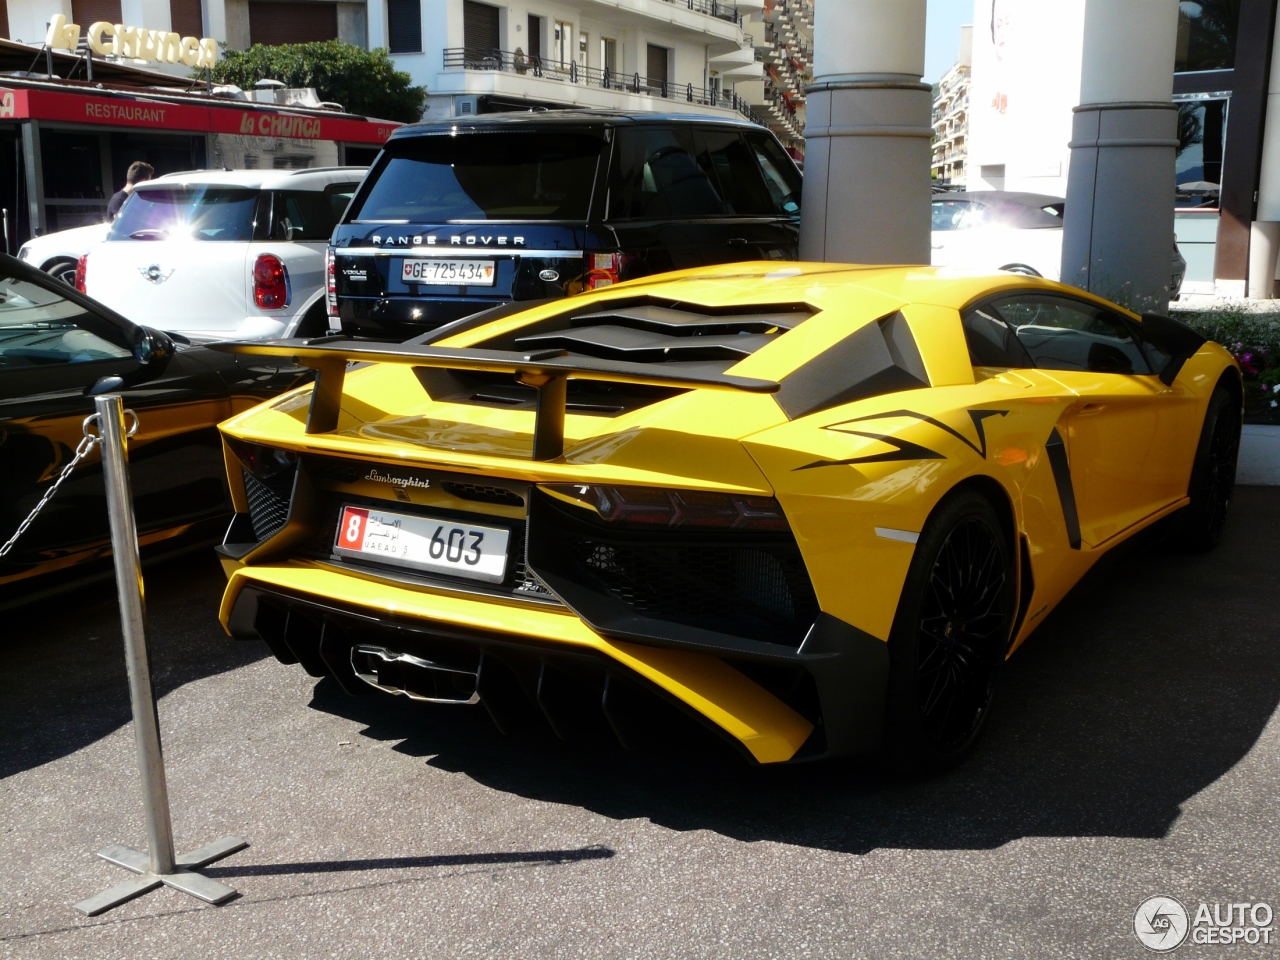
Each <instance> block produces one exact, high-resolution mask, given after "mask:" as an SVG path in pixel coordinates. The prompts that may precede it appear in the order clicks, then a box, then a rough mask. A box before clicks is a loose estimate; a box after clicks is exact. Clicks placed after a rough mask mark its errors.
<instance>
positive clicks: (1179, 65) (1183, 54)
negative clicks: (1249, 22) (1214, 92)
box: [1174, 0, 1240, 73]
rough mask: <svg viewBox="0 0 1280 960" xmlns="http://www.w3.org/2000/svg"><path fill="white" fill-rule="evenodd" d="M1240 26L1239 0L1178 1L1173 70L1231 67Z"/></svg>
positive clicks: (1234, 58)
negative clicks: (1176, 36)
mask: <svg viewBox="0 0 1280 960" xmlns="http://www.w3.org/2000/svg"><path fill="white" fill-rule="evenodd" d="M1239 27H1240V0H1198V2H1197V0H1183V2H1182V3H1179V4H1178V48H1177V51H1178V52H1177V55H1176V57H1175V63H1174V70H1176V71H1177V72H1179V73H1183V72H1186V71H1191V70H1230V69H1231V68H1233V67H1234V66H1235V62H1236V31H1237V30H1238V29H1239Z"/></svg>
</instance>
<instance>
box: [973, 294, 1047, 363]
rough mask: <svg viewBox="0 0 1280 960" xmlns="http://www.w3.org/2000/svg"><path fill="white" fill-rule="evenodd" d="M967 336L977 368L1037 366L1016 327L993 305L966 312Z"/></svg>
mask: <svg viewBox="0 0 1280 960" xmlns="http://www.w3.org/2000/svg"><path fill="white" fill-rule="evenodd" d="M963 321H964V339H965V342H966V343H968V345H969V362H970V363H972V364H973V365H974V366H975V367H1034V366H1035V364H1034V363H1032V361H1031V357H1030V356H1028V355H1027V351H1026V349H1025V348H1024V347H1023V346H1022V344H1021V343H1020V342H1019V340H1018V337H1017V335H1016V334H1015V333H1014V331H1013V328H1012V327H1011V326H1009V324H1008V323H1006V322H1005V320H1004V318H1003V317H1001V316H1000V315H999V314H998V313H996V311H994V310H992V309H991V308H990V307H985V306H984V307H976V308H974V309H972V310H969V311H968V312H966V313H965V315H964V318H963Z"/></svg>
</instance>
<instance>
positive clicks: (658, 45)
mask: <svg viewBox="0 0 1280 960" xmlns="http://www.w3.org/2000/svg"><path fill="white" fill-rule="evenodd" d="M0 2H3V0H0ZM813 2H814V0H737V2H735V0H8V3H7V7H0V10H4V11H5V14H4V15H3V16H0V32H3V33H5V35H6V36H7V37H9V38H13V39H20V40H23V41H25V42H27V43H39V42H41V41H42V40H43V36H44V31H45V29H46V24H47V23H48V22H49V21H50V19H52V17H53V16H54V15H55V14H59V13H61V14H63V15H64V16H66V17H67V18H68V19H69V20H70V21H72V22H75V23H78V24H80V25H81V26H82V28H87V27H88V25H89V24H91V23H93V22H95V21H99V20H106V21H108V22H111V23H125V24H128V25H133V26H140V27H145V28H147V29H150V30H163V31H170V30H172V31H176V32H179V33H181V34H182V35H184V36H196V37H212V38H213V39H215V40H218V41H222V42H225V43H226V44H227V47H228V48H229V49H232V50H238V49H246V48H248V47H249V46H251V45H253V44H259V43H261V44H281V43H301V42H306V41H313V40H327V39H338V40H342V41H344V42H347V43H353V44H356V45H357V46H362V47H366V48H377V47H382V48H385V49H386V50H387V51H388V52H389V53H390V54H391V56H392V58H393V59H394V60H395V62H396V66H397V67H398V68H399V69H401V70H404V71H406V72H407V73H409V75H410V76H411V77H413V80H414V82H415V83H417V84H419V85H422V86H425V87H426V88H427V90H428V105H427V108H426V116H427V117H429V118H437V117H449V116H465V115H467V114H473V113H484V112H491V111H496V110H509V109H529V108H530V107H539V106H541V107H547V108H550V109H556V108H565V107H599V108H606V109H616V110H638V111H649V110H653V111H661V112H667V113H677V114H678V113H703V114H706V113H711V114H717V113H719V114H723V115H725V116H733V115H738V116H745V117H748V118H749V119H752V120H754V121H756V122H759V123H763V124H767V125H768V126H770V127H771V128H772V129H774V130H775V131H776V132H777V133H778V135H779V136H780V137H781V138H782V140H783V141H784V142H785V143H787V144H788V145H789V146H790V147H792V148H793V150H798V149H799V147H800V146H801V143H802V141H801V139H800V137H801V131H802V129H803V126H804V113H803V105H804V82H805V80H806V79H807V78H808V77H809V74H810V69H811V64H812V56H813V54H812V49H813ZM179 69H181V68H179Z"/></svg>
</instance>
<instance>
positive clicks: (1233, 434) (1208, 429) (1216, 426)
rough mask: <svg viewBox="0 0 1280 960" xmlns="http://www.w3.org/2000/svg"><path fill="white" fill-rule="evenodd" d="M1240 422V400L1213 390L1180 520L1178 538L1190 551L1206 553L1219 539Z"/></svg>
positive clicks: (1233, 474) (1228, 500) (1233, 475)
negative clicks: (1186, 504) (1187, 503)
mask: <svg viewBox="0 0 1280 960" xmlns="http://www.w3.org/2000/svg"><path fill="white" fill-rule="evenodd" d="M1241 419H1242V418H1241V411H1240V401H1239V400H1238V399H1236V398H1235V397H1234V396H1233V395H1232V394H1231V392H1230V391H1229V390H1226V389H1225V388H1223V387H1221V386H1220V387H1218V388H1217V389H1216V390H1214V392H1213V396H1212V397H1210V399H1209V407H1208V409H1207V410H1206V411H1205V417H1204V427H1203V429H1202V430H1201V433H1200V443H1199V445H1198V447H1197V449H1196V459H1195V463H1194V464H1193V465H1192V468H1191V485H1190V489H1189V490H1188V491H1187V493H1188V496H1189V497H1190V498H1191V503H1190V504H1189V505H1188V506H1187V507H1186V508H1184V509H1183V510H1182V511H1181V514H1182V515H1181V517H1180V518H1179V520H1180V523H1179V527H1180V529H1179V531H1178V533H1179V535H1178V539H1179V540H1180V541H1181V543H1182V544H1183V545H1184V546H1186V547H1188V548H1190V549H1192V550H1209V549H1211V548H1213V547H1215V546H1217V545H1218V541H1219V540H1221V539H1222V531H1223V528H1224V527H1225V526H1226V523H1227V508H1228V507H1230V505H1231V495H1232V493H1233V492H1234V491H1235V486H1236V460H1237V459H1238V458H1239V455H1240V429H1241Z"/></svg>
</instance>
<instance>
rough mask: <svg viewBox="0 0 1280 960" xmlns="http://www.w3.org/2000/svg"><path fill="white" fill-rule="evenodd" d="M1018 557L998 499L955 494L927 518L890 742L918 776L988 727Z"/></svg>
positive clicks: (902, 610)
mask: <svg viewBox="0 0 1280 960" xmlns="http://www.w3.org/2000/svg"><path fill="white" fill-rule="evenodd" d="M1013 570H1014V566H1013V557H1012V555H1011V550H1010V546H1009V543H1008V537H1007V535H1006V534H1005V531H1004V529H1003V527H1002V525H1001V523H1000V519H999V517H998V516H997V515H996V511H995V508H994V507H992V505H991V502H990V501H989V500H987V499H986V497H983V496H982V495H981V494H979V493H977V492H976V491H973V490H961V491H958V492H956V493H953V494H951V495H950V496H948V497H947V498H946V499H945V500H943V501H942V503H940V504H939V505H938V507H937V508H936V509H935V510H934V512H933V515H932V516H931V517H930V518H929V522H928V523H926V524H925V528H924V530H923V531H922V532H921V534H920V539H919V540H918V541H917V544H916V552H915V556H914V557H913V558H912V561H911V567H910V569H909V570H908V572H907V580H906V585H905V586H904V587H903V591H902V597H901V599H900V600H899V602H898V612H897V616H896V617H895V618H894V624H893V630H892V632H891V633H890V635H889V695H888V702H887V715H886V718H885V719H886V723H885V731H886V738H885V745H886V748H887V751H888V753H889V759H890V761H891V762H892V763H893V764H894V765H896V766H898V767H899V768H900V769H903V770H905V771H907V772H911V773H936V772H940V771H942V770H946V769H948V768H950V767H952V766H955V765H956V764H957V763H959V762H960V761H961V760H962V759H963V758H964V756H965V755H966V754H967V753H968V752H969V750H970V749H971V748H972V746H973V744H974V743H975V742H976V741H977V739H978V736H979V734H980V733H981V732H982V727H983V726H984V724H985V723H986V719H987V715H988V713H989V711H990V707H991V697H992V693H993V692H994V689H995V683H996V678H997V676H998V675H999V672H1000V668H1001V666H1002V664H1003V663H1004V658H1005V655H1006V653H1007V652H1008V649H1009V640H1010V633H1011V631H1012V627H1013V618H1014V612H1015V608H1016V599H1015V598H1016V585H1015V581H1014V574H1013Z"/></svg>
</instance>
